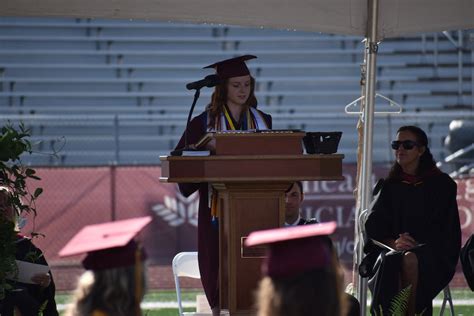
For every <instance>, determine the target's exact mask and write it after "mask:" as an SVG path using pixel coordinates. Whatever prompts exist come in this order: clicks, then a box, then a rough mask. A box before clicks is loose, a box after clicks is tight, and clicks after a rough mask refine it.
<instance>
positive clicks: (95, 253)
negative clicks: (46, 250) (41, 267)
mask: <svg viewBox="0 0 474 316" xmlns="http://www.w3.org/2000/svg"><path fill="white" fill-rule="evenodd" d="M151 220H152V218H151V216H146V217H138V218H131V219H126V220H120V221H115V222H108V223H102V224H95V225H88V226H85V227H83V228H82V229H81V230H80V231H79V232H78V233H77V234H76V235H75V236H74V237H73V238H72V239H71V240H70V241H69V242H68V243H67V244H66V246H64V248H63V249H61V251H60V252H59V256H61V257H66V256H72V255H79V254H84V253H87V255H86V257H85V258H84V260H83V261H82V264H83V266H84V268H86V269H88V270H103V269H111V268H118V267H125V266H130V265H133V264H136V263H137V261H143V260H145V258H146V254H145V252H144V250H143V249H141V246H140V245H139V244H138V243H137V242H136V241H135V240H134V238H135V236H137V235H138V233H139V232H140V231H141V230H142V229H143V228H144V227H145V226H146V225H148V224H149V223H150V222H151Z"/></svg>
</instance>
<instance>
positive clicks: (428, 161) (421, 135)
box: [388, 125, 436, 179]
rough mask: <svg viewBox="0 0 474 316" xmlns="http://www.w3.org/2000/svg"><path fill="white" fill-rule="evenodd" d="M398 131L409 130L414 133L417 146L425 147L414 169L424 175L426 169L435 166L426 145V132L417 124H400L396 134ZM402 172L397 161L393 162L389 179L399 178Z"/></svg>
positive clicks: (419, 174) (428, 169) (417, 173)
mask: <svg viewBox="0 0 474 316" xmlns="http://www.w3.org/2000/svg"><path fill="white" fill-rule="evenodd" d="M400 132H410V133H412V134H413V135H415V138H416V142H417V143H418V145H419V146H424V147H425V152H424V153H423V154H422V155H421V157H420V162H419V164H418V168H417V170H416V175H417V176H422V175H424V174H425V173H426V172H427V171H430V170H432V169H433V168H436V162H435V161H434V159H433V155H432V154H431V151H430V148H429V147H428V136H426V133H425V132H424V131H423V130H422V129H421V128H419V127H417V126H412V125H406V126H402V127H400V128H399V129H398V131H397V134H398V133H400ZM401 174H402V167H401V166H400V165H399V164H398V162H396V161H395V162H394V163H393V165H392V168H391V169H390V172H389V174H388V178H389V179H393V178H399V177H400V175H401Z"/></svg>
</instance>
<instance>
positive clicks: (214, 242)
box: [176, 111, 272, 308]
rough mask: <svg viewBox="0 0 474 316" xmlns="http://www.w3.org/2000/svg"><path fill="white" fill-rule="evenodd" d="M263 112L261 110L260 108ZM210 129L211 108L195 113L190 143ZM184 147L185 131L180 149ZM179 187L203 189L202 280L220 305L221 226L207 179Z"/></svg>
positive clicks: (269, 119)
mask: <svg viewBox="0 0 474 316" xmlns="http://www.w3.org/2000/svg"><path fill="white" fill-rule="evenodd" d="M260 112H261V111H260ZM261 114H262V115H263V117H264V119H265V121H266V123H267V126H268V127H269V128H271V126H272V117H271V116H270V115H268V114H265V113H263V112H261ZM206 133H207V112H203V113H201V114H200V115H198V116H196V117H194V118H193V119H192V120H191V122H190V125H189V130H188V144H195V143H196V142H197V141H198V140H199V139H200V138H201V137H202V136H204V135H205V134H206ZM183 147H184V133H183V135H182V136H181V139H180V141H179V143H178V145H177V146H176V149H179V148H183ZM179 190H180V192H181V194H183V195H184V196H186V197H187V196H189V195H191V194H192V193H194V192H196V191H198V190H199V213H198V261H199V270H200V272H201V282H202V286H203V288H204V292H205V294H206V297H207V300H208V302H209V305H210V306H211V308H214V307H216V306H218V305H219V287H218V286H219V230H218V225H217V222H216V221H213V220H212V216H211V210H210V208H209V204H208V184H207V183H180V184H179Z"/></svg>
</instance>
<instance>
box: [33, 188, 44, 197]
mask: <svg viewBox="0 0 474 316" xmlns="http://www.w3.org/2000/svg"><path fill="white" fill-rule="evenodd" d="M41 193H43V188H36V190H35V193H34V194H33V196H34V197H35V198H37V197H38V196H40V195H41Z"/></svg>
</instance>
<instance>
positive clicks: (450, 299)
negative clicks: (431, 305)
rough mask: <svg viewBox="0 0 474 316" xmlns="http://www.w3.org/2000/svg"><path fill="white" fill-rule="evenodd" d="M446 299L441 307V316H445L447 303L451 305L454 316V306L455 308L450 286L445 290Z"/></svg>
mask: <svg viewBox="0 0 474 316" xmlns="http://www.w3.org/2000/svg"><path fill="white" fill-rule="evenodd" d="M443 293H444V298H443V304H442V305H441V310H440V311H439V316H443V315H444V308H445V306H446V302H448V303H449V310H450V311H451V316H454V306H453V298H452V297H451V290H450V289H449V284H448V285H446V287H445V288H444V289H443Z"/></svg>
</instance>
